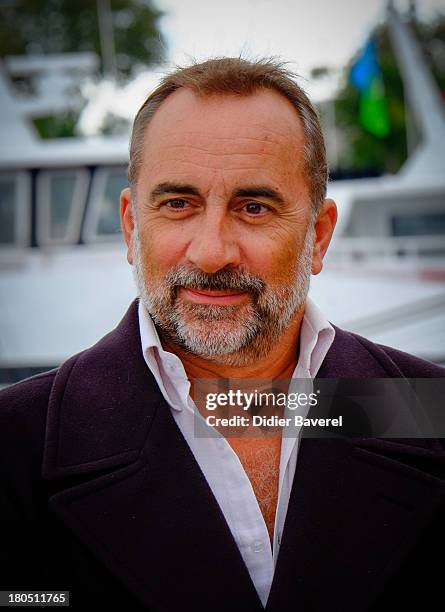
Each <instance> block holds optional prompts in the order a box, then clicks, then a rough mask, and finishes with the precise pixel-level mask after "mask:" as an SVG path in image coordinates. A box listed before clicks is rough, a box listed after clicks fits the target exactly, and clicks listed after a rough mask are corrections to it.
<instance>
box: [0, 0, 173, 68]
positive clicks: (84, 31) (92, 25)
mask: <svg viewBox="0 0 445 612" xmlns="http://www.w3.org/2000/svg"><path fill="white" fill-rule="evenodd" d="M108 9H110V10H108ZM99 14H105V17H106V18H107V17H110V19H109V21H110V23H111V32H112V46H113V47H114V50H115V65H116V71H115V72H116V74H115V76H116V77H117V78H118V79H122V80H125V79H128V78H129V77H130V76H131V75H132V73H133V72H134V71H135V70H136V69H138V68H139V67H141V66H147V65H150V64H154V63H157V62H159V61H161V60H162V58H163V55H164V48H165V44H164V40H163V38H162V35H161V33H160V31H159V26H158V22H159V19H160V17H161V16H162V14H163V13H162V12H161V11H160V10H158V9H157V8H156V7H155V6H154V4H153V2H152V1H151V0H106V2H103V1H102V2H101V0H97V1H94V0H76V1H75V2H73V1H72V0H45V1H43V2H42V1H41V0H5V1H4V2H2V3H1V5H0V57H4V56H6V55H21V54H28V53H43V54H46V53H67V52H76V51H95V52H96V53H97V54H98V55H99V56H101V57H102V68H104V57H103V44H102V46H101V35H100V25H99V22H100V18H99ZM108 42H110V41H108Z"/></svg>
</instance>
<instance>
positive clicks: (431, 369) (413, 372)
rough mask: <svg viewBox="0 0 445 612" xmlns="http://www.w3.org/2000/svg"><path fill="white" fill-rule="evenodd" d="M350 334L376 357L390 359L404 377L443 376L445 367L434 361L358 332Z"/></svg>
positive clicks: (444, 375)
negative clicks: (368, 337) (376, 340)
mask: <svg viewBox="0 0 445 612" xmlns="http://www.w3.org/2000/svg"><path fill="white" fill-rule="evenodd" d="M351 335H352V336H354V337H355V338H356V340H357V341H358V342H360V343H361V344H362V345H363V346H364V347H366V348H367V349H368V350H369V351H370V352H371V353H373V354H374V355H375V356H376V357H377V358H378V357H379V356H380V357H381V356H382V354H384V355H385V356H386V357H387V358H389V359H391V361H393V362H394V363H395V364H396V365H397V367H398V368H399V369H400V371H401V372H402V374H403V376H404V377H406V378H444V377H445V368H443V367H442V366H440V365H438V364H436V363H433V362H431V361H428V360H426V359H422V358H420V357H416V356H415V355H411V354H410V353H406V352H405V351H401V350H399V349H395V348H393V347H391V346H386V345H385V344H377V343H374V342H371V341H370V340H368V339H367V338H364V337H363V336H360V335H358V334H351Z"/></svg>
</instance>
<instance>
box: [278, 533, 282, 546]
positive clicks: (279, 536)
mask: <svg viewBox="0 0 445 612" xmlns="http://www.w3.org/2000/svg"><path fill="white" fill-rule="evenodd" d="M282 535H283V534H282V533H281V531H279V532H278V539H277V541H278V546H281V536H282Z"/></svg>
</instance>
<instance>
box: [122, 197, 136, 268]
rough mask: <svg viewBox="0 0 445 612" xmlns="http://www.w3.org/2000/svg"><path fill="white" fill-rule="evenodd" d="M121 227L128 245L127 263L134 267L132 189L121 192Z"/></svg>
mask: <svg viewBox="0 0 445 612" xmlns="http://www.w3.org/2000/svg"><path fill="white" fill-rule="evenodd" d="M120 201H121V208H120V212H121V227H122V233H123V234H124V240H125V242H126V243H127V261H128V263H129V264H131V265H133V242H132V240H133V231H134V219H133V210H132V206H131V189H130V187H126V188H125V189H123V190H122V192H121V200H120Z"/></svg>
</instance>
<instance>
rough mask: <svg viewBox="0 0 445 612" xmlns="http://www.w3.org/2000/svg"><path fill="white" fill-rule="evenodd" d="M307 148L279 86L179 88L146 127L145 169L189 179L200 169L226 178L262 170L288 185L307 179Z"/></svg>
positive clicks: (266, 176) (248, 177)
mask: <svg viewBox="0 0 445 612" xmlns="http://www.w3.org/2000/svg"><path fill="white" fill-rule="evenodd" d="M303 147H304V134H303V129H302V125H301V121H300V119H299V117H298V114H297V111H296V110H295V108H294V107H293V106H292V104H291V103H290V102H289V100H287V98H285V97H284V96H282V95H281V94H279V93H278V92H276V91H274V90H266V89H264V90H260V91H257V92H255V93H253V94H251V95H247V96H235V95H226V94H212V95H206V96H197V95H196V94H194V93H193V92H192V91H191V90H188V89H180V90H178V91H176V92H175V93H173V94H172V95H171V96H169V97H168V98H167V99H166V100H165V101H164V102H163V103H162V104H161V106H160V108H159V109H158V110H157V111H156V113H155V114H154V116H153V118H152V120H151V121H150V123H149V125H148V127H147V129H146V131H145V134H144V138H143V154H142V168H141V170H142V173H143V176H147V174H149V175H150V176H152V177H153V175H156V179H158V178H160V177H159V176H158V175H159V174H167V175H168V176H165V177H164V178H165V179H168V178H171V177H172V176H171V175H172V174H174V175H176V176H177V178H186V177H187V178H188V179H189V180H193V179H194V178H195V176H196V174H197V173H198V174H199V176H200V177H202V178H204V177H205V175H208V174H209V172H212V173H213V174H215V173H218V174H219V175H220V174H223V175H224V178H225V179H226V180H229V178H232V177H233V178H234V179H236V178H238V179H239V178H240V175H241V174H242V175H243V178H245V179H246V180H251V179H252V178H253V177H254V176H258V173H261V175H262V176H261V179H262V182H264V180H269V181H272V182H277V181H278V182H281V183H283V185H284V184H286V183H289V181H291V182H292V181H294V180H298V179H299V180H300V181H301V180H302V179H304V178H305V177H304V168H303ZM179 175H181V176H179ZM140 176H141V175H140ZM283 185H281V186H282V187H283Z"/></svg>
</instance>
